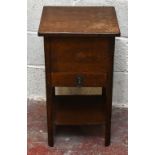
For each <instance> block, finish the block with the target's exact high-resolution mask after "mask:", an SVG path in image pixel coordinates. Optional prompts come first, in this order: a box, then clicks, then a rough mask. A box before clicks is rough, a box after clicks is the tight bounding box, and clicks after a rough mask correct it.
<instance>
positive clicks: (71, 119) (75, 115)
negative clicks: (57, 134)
mask: <svg viewBox="0 0 155 155" xmlns="http://www.w3.org/2000/svg"><path fill="white" fill-rule="evenodd" d="M54 98H55V99H54V101H55V106H56V107H55V108H56V113H55V124H56V125H87V124H102V123H103V122H104V109H105V108H104V107H105V103H104V101H105V99H104V97H103V96H101V95H92V96H91V95H64V96H60V95H59V96H55V97H54Z"/></svg>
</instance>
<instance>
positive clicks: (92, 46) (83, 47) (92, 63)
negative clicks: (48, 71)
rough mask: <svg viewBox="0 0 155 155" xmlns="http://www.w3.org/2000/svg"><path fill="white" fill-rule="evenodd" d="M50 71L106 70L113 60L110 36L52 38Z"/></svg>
mask: <svg viewBox="0 0 155 155" xmlns="http://www.w3.org/2000/svg"><path fill="white" fill-rule="evenodd" d="M50 60H51V63H52V71H55V72H66V71H67V72H94V71H97V72H106V71H107V70H109V68H111V66H112V61H113V39H112V38H53V39H52V40H51V57H50Z"/></svg>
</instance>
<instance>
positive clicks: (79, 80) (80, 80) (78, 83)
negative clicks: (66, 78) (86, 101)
mask: <svg viewBox="0 0 155 155" xmlns="http://www.w3.org/2000/svg"><path fill="white" fill-rule="evenodd" d="M83 81H84V79H83V77H82V76H80V75H78V76H76V86H77V87H82V86H83Z"/></svg>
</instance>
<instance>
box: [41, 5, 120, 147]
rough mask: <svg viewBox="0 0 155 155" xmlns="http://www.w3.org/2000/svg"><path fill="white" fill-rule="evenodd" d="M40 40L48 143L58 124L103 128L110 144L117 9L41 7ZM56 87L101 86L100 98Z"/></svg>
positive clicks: (50, 141)
mask: <svg viewBox="0 0 155 155" xmlns="http://www.w3.org/2000/svg"><path fill="white" fill-rule="evenodd" d="M38 35H39V36H43V37H44V52H45V68H46V97H47V98H46V99H47V125H48V144H49V146H53V145H54V133H55V126H56V125H87V124H104V125H105V128H104V131H103V135H105V145H106V146H108V145H109V144H110V128H111V110H112V81H113V57H114V45H115V37H116V36H120V30H119V27H118V23H117V18H116V13H115V9H114V8H113V7H51V6H46V7H44V8H43V12H42V17H41V21H40V26H39V30H38ZM55 87H79V88H80V87H102V94H101V95H56V94H55Z"/></svg>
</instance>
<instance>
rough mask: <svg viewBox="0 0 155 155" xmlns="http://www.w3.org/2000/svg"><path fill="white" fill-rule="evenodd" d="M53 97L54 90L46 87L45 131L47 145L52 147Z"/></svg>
mask: <svg viewBox="0 0 155 155" xmlns="http://www.w3.org/2000/svg"><path fill="white" fill-rule="evenodd" d="M54 95H55V89H54V87H53V88H51V87H49V86H47V88H46V96H47V101H46V105H47V130H48V145H49V146H51V147H53V145H54Z"/></svg>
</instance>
